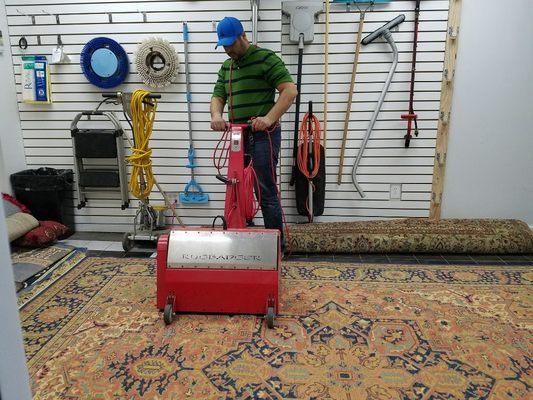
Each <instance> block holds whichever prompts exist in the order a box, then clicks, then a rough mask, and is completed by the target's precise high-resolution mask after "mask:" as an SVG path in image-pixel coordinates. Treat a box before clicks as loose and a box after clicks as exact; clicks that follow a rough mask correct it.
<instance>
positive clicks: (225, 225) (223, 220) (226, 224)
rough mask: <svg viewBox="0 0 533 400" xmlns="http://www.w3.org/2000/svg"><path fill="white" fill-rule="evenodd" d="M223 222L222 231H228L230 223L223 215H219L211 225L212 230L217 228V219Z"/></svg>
mask: <svg viewBox="0 0 533 400" xmlns="http://www.w3.org/2000/svg"><path fill="white" fill-rule="evenodd" d="M219 218H220V219H221V220H222V229H223V230H225V231H227V230H228V223H227V222H226V218H224V217H223V216H222V215H217V216H216V217H215V219H214V220H213V225H211V227H212V228H215V222H217V219H219Z"/></svg>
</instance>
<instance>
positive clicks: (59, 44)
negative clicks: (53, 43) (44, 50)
mask: <svg viewBox="0 0 533 400" xmlns="http://www.w3.org/2000/svg"><path fill="white" fill-rule="evenodd" d="M57 45H58V46H63V41H62V40H61V35H57Z"/></svg>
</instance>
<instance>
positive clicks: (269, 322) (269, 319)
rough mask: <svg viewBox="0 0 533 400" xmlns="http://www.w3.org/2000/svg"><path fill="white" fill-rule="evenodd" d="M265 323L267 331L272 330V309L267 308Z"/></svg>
mask: <svg viewBox="0 0 533 400" xmlns="http://www.w3.org/2000/svg"><path fill="white" fill-rule="evenodd" d="M266 322H267V327H268V329H272V328H274V307H268V308H267V313H266Z"/></svg>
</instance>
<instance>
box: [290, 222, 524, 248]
mask: <svg viewBox="0 0 533 400" xmlns="http://www.w3.org/2000/svg"><path fill="white" fill-rule="evenodd" d="M289 232H290V244H291V249H292V251H294V252H301V253H353V254H358V253H452V254H453V253H465V254H513V253H533V232H532V231H531V229H530V228H529V226H528V225H527V224H526V223H525V222H522V221H518V220H513V219H442V220H439V221H431V220H429V219H428V218H406V219H394V220H387V221H360V222H326V223H312V224H296V225H291V226H290V231H289Z"/></svg>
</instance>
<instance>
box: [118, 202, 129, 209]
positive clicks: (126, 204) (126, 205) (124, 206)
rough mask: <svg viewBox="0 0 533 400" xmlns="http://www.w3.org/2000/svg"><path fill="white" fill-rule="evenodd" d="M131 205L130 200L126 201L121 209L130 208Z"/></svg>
mask: <svg viewBox="0 0 533 400" xmlns="http://www.w3.org/2000/svg"><path fill="white" fill-rule="evenodd" d="M129 206H130V202H129V201H127V202H125V203H124V204H122V205H121V206H120V209H121V210H125V209H126V208H128V207H129Z"/></svg>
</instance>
